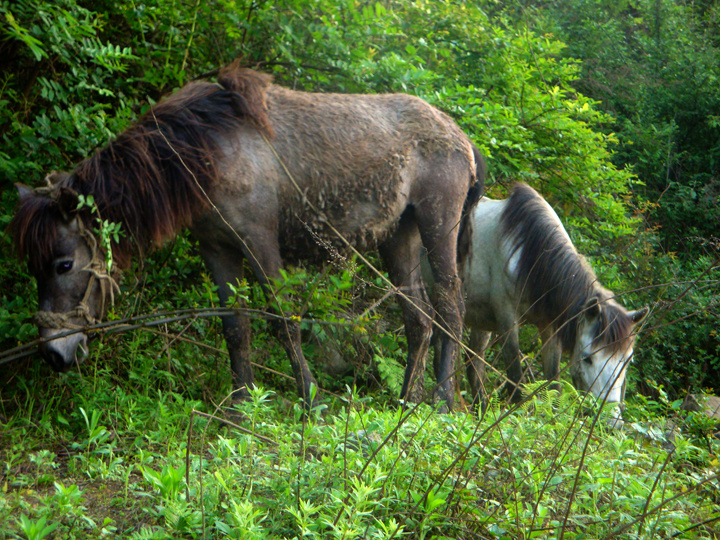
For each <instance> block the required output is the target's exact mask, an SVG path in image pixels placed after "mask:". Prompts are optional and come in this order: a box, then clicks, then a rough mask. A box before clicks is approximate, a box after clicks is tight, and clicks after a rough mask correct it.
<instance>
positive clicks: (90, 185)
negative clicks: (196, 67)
mask: <svg viewBox="0 0 720 540" xmlns="http://www.w3.org/2000/svg"><path fill="white" fill-rule="evenodd" d="M270 80H271V79H270V77H269V76H268V75H263V74H260V73H256V72H253V71H251V70H248V69H242V68H240V67H239V65H238V64H237V63H234V64H231V65H229V66H227V67H226V68H224V69H223V70H221V72H220V75H219V77H218V84H213V83H209V82H193V83H190V84H188V85H186V86H185V87H184V88H182V89H181V90H179V91H178V92H177V93H175V94H173V95H171V96H170V97H168V98H166V99H164V100H163V101H161V102H160V103H159V104H157V105H156V106H154V107H153V108H151V109H150V110H149V111H148V112H147V113H145V114H144V115H143V116H141V117H140V118H139V119H138V121H137V122H136V123H135V124H134V125H132V126H131V127H130V128H129V129H127V130H126V131H124V132H123V133H121V134H120V135H118V137H117V138H116V139H115V140H113V141H111V142H110V143H109V144H108V145H107V146H105V147H104V148H102V149H100V150H97V151H96V152H95V154H94V155H92V156H91V157H89V158H87V159H86V160H84V161H83V162H81V163H80V164H79V165H78V166H77V167H76V168H75V169H74V170H73V171H72V173H70V175H67V176H65V177H63V178H62V179H61V180H60V181H59V182H58V183H57V184H55V186H54V188H53V190H52V191H51V192H50V194H49V195H47V196H46V195H40V194H38V195H35V196H32V197H26V198H24V199H23V200H21V202H20V204H19V206H18V209H17V213H16V215H15V217H14V218H13V220H12V222H11V224H10V230H11V231H12V234H13V236H14V239H15V246H16V249H17V252H18V255H19V256H20V257H21V258H26V257H27V258H28V264H29V267H30V268H31V270H33V271H35V270H39V269H40V268H41V267H42V266H43V264H44V263H45V262H46V261H48V260H49V259H50V258H51V257H52V255H53V254H52V253H50V250H51V246H52V243H53V241H54V240H55V237H56V230H55V227H56V226H57V224H58V223H60V222H61V220H62V218H63V216H62V212H61V211H60V208H59V205H58V203H57V200H56V199H57V194H58V193H59V191H60V188H62V187H67V188H70V189H72V190H74V191H75V192H76V193H78V194H82V195H88V194H92V195H93V196H94V198H95V202H96V204H97V206H98V209H99V212H100V215H101V216H102V218H103V219H106V220H109V221H111V222H117V223H122V229H123V231H124V233H125V234H124V237H123V238H122V239H121V240H120V243H119V244H114V245H113V257H114V260H115V261H116V263H117V264H118V266H120V267H123V266H126V265H127V264H128V263H129V261H130V257H131V255H132V253H133V251H134V250H135V249H137V250H138V251H139V252H140V254H142V253H143V252H144V250H145V249H146V248H149V247H153V246H156V245H159V244H161V243H162V242H163V241H164V240H166V239H167V238H169V237H172V236H174V235H175V234H176V233H177V232H178V231H179V230H180V229H181V228H183V227H187V226H189V225H190V224H191V223H192V221H193V218H194V217H195V216H197V215H198V213H200V212H202V211H203V210H205V209H206V208H207V207H208V205H209V201H208V199H207V196H206V193H207V191H208V189H209V188H210V187H211V186H212V185H213V184H214V183H215V182H216V180H217V170H216V161H217V157H218V156H217V155H218V151H219V149H218V145H217V143H216V139H217V138H216V135H217V134H224V133H228V132H231V131H232V130H233V129H237V128H238V127H239V126H240V125H241V124H243V123H245V122H247V121H248V120H249V121H251V122H253V123H254V124H255V125H256V126H257V127H258V128H259V129H261V130H263V131H265V132H266V133H267V134H268V135H272V130H271V128H270V125H269V121H268V117H267V111H266V104H265V89H266V87H267V86H268V85H269V84H270Z"/></svg>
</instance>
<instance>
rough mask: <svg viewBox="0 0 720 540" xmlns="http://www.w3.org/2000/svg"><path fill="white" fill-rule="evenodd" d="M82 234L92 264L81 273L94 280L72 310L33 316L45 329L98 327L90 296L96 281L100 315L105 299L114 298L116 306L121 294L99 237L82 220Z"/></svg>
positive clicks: (79, 221) (98, 320)
mask: <svg viewBox="0 0 720 540" xmlns="http://www.w3.org/2000/svg"><path fill="white" fill-rule="evenodd" d="M77 223H78V227H79V232H80V235H81V236H82V237H83V239H84V240H85V243H86V244H87V246H88V248H89V249H90V262H89V263H88V264H87V265H86V266H85V267H83V268H81V269H80V272H89V273H90V279H89V280H88V284H87V288H86V289H85V294H84V295H83V298H82V300H80V302H79V303H78V305H77V306H75V307H74V308H73V309H71V310H70V311H65V312H63V313H58V312H56V311H37V312H36V313H35V315H34V317H33V319H34V321H35V324H37V325H38V326H40V327H43V328H54V329H56V330H80V329H82V328H85V326H87V325H92V324H97V323H99V322H100V319H96V318H95V317H93V315H92V313H91V312H90V304H89V301H90V296H91V294H92V291H93V288H94V286H95V282H96V281H98V282H99V284H100V294H101V303H100V314H102V313H104V312H105V299H106V297H107V296H109V297H110V305H111V306H114V305H115V291H117V292H118V293H119V292H120V286H119V285H118V284H117V281H115V279H113V277H112V276H111V275H110V272H108V269H107V263H106V262H105V256H104V253H103V252H102V250H101V249H99V248H98V242H97V239H96V238H95V235H93V234H92V232H91V231H89V230H88V229H87V228H86V227H85V225H84V223H83V221H82V220H81V219H80V218H78V220H77ZM71 319H81V320H84V321H85V323H86V324H77V323H74V322H72V321H71Z"/></svg>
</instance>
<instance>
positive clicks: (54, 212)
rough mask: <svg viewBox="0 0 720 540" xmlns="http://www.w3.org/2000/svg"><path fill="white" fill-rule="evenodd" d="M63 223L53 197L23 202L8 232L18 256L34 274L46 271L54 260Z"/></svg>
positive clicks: (30, 197) (31, 198) (23, 200)
mask: <svg viewBox="0 0 720 540" xmlns="http://www.w3.org/2000/svg"><path fill="white" fill-rule="evenodd" d="M62 222H63V217H62V213H61V211H60V207H59V206H58V204H57V203H56V202H55V201H54V200H53V199H51V198H50V197H47V196H43V195H31V196H29V197H26V198H24V199H22V200H21V201H20V203H19V204H18V207H17V211H16V212H15V216H13V219H12V220H11V221H10V225H9V227H8V230H9V231H10V234H11V235H12V238H13V242H14V244H15V252H16V254H17V256H18V257H19V258H20V259H22V260H25V259H27V262H28V269H29V270H30V272H32V273H33V274H35V275H39V274H41V273H42V272H43V269H44V268H45V267H46V266H47V263H48V262H49V261H51V260H52V259H53V257H54V256H55V254H54V253H53V249H54V246H55V241H56V239H57V235H58V225H59V224H60V223H62Z"/></svg>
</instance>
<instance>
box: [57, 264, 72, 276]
mask: <svg viewBox="0 0 720 540" xmlns="http://www.w3.org/2000/svg"><path fill="white" fill-rule="evenodd" d="M72 267H73V262H72V261H60V262H59V263H57V266H55V271H56V272H57V274H58V275H59V276H61V275H63V274H67V273H68V272H69V271H70V270H72Z"/></svg>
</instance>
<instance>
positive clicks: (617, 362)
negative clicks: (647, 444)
mask: <svg viewBox="0 0 720 540" xmlns="http://www.w3.org/2000/svg"><path fill="white" fill-rule="evenodd" d="M471 216H472V218H471V220H470V223H471V225H470V226H469V227H468V228H467V229H466V231H467V233H468V235H464V238H461V239H460V242H461V243H462V242H463V241H465V242H469V250H470V253H469V255H468V256H467V260H466V267H465V268H464V269H463V274H464V276H463V278H464V280H463V289H464V295H465V303H466V308H467V311H466V314H465V324H466V325H467V326H468V328H469V329H470V348H471V349H472V350H473V351H475V353H476V355H477V356H476V357H474V358H472V359H471V361H470V362H468V364H467V376H468V379H469V383H470V388H471V391H472V394H473V403H474V404H475V405H477V403H478V401H482V404H483V406H484V405H485V395H484V389H483V385H482V377H483V375H484V373H485V363H484V360H483V356H484V353H485V350H486V348H487V347H488V344H489V341H490V336H491V332H495V333H497V334H498V335H499V340H500V342H501V343H502V351H501V355H502V358H503V360H504V362H505V369H506V372H507V377H508V379H509V382H508V390H510V392H511V396H512V398H513V399H515V400H517V399H519V398H520V390H519V389H518V388H517V385H518V384H519V383H520V382H521V380H522V375H523V373H522V367H521V361H520V360H521V358H520V346H519V342H518V326H519V325H520V324H522V323H525V322H527V323H531V324H534V325H535V326H537V328H538V330H539V331H540V335H541V338H542V341H543V347H542V358H543V368H544V372H545V378H546V379H547V380H556V379H557V377H558V375H559V362H560V356H561V354H562V353H563V352H564V351H565V352H567V353H569V357H570V373H571V376H572V380H573V383H574V385H575V387H576V388H578V389H579V390H581V391H590V392H591V393H592V394H593V395H594V396H596V397H597V398H599V399H601V400H602V399H604V400H605V401H606V402H607V403H620V402H622V400H623V399H624V393H625V373H626V368H627V365H628V363H629V362H630V360H631V359H632V355H633V345H634V341H635V333H634V327H635V325H637V324H638V323H639V322H641V321H642V320H643V319H644V318H645V316H646V315H647V313H648V308H647V307H644V308H642V309H639V310H637V311H627V310H626V309H625V308H623V307H622V306H621V305H620V304H619V303H618V302H617V301H615V298H614V295H613V294H612V293H611V292H610V291H608V290H607V289H605V288H603V287H602V286H600V284H599V283H598V281H597V278H596V277H595V273H594V272H593V271H592V269H591V268H590V266H589V265H588V264H587V262H586V261H585V259H584V258H583V257H582V256H581V255H580V254H579V253H578V252H577V251H576V249H575V247H574V246H573V244H572V242H571V240H570V237H569V236H568V234H567V232H566V231H565V229H564V228H563V225H562V223H561V222H560V219H559V218H558V216H557V214H556V213H555V211H554V210H553V209H552V208H551V207H550V205H549V204H548V203H547V202H546V201H545V200H544V199H543V198H542V197H541V196H540V195H539V194H538V193H537V192H536V191H535V190H534V189H532V188H531V187H529V186H527V185H525V184H518V185H516V186H515V188H514V190H513V193H512V195H511V196H510V198H509V199H506V200H492V199H489V198H487V197H484V198H482V199H481V200H480V202H479V203H478V204H477V206H475V207H474V208H473V210H472V214H471ZM554 386H555V387H556V388H557V385H554ZM617 414H618V417H617V420H618V422H620V416H619V415H620V411H619V409H618V410H617Z"/></svg>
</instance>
